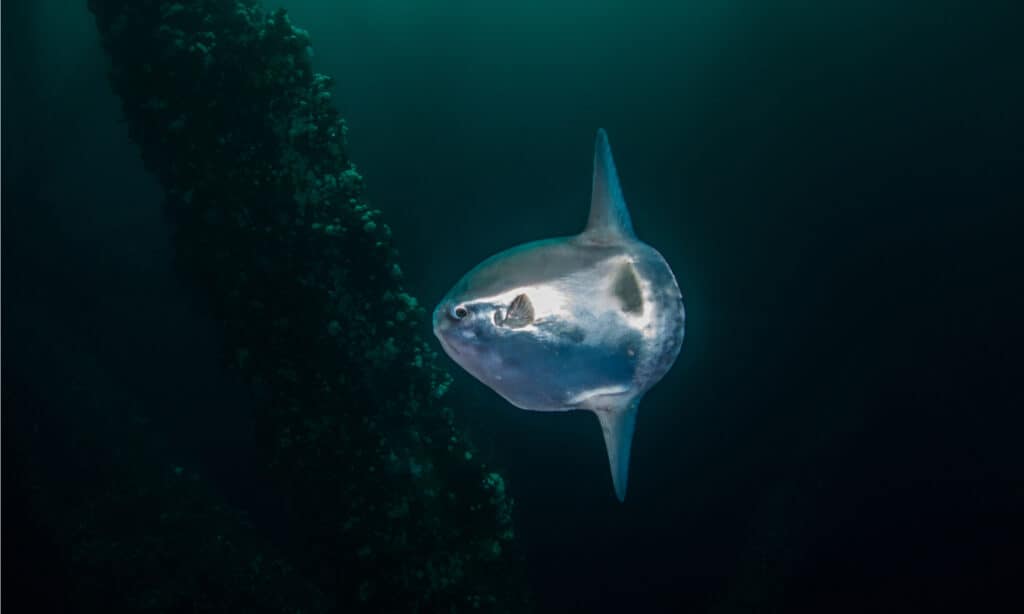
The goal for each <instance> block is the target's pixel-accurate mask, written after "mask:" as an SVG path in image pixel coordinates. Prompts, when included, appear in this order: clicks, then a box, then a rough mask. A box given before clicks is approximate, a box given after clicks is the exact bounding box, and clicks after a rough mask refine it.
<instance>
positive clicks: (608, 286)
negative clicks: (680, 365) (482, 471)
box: [433, 129, 685, 501]
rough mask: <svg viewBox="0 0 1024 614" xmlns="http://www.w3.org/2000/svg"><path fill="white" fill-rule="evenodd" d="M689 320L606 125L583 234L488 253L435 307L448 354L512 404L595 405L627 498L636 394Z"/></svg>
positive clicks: (658, 374)
mask: <svg viewBox="0 0 1024 614" xmlns="http://www.w3.org/2000/svg"><path fill="white" fill-rule="evenodd" d="M684 323H685V310H684V308H683V301H682V295H681V293H680V291H679V286H678V284H677V282H676V279H675V276H674V275H673V273H672V270H671V269H670V268H669V266H668V263H666V262H665V259H664V258H663V257H662V256H661V254H659V253H658V252H657V250H655V249H654V248H653V247H651V246H649V245H647V244H646V243H643V242H642V241H640V240H639V239H637V237H636V235H635V233H634V232H633V225H632V221H631V220H630V217H629V211H628V210H627V208H626V203H625V200H624V199H623V197H622V190H621V187H620V186H619V181H618V175H617V172H616V170H615V163H614V161H613V159H612V154H611V147H610V146H609V144H608V137H607V135H606V134H605V131H604V130H603V129H602V130H598V133H597V139H596V143H595V148H594V176H593V191H592V196H591V207H590V216H589V219H588V222H587V226H586V228H585V229H584V230H583V232H581V233H580V234H578V235H575V236H571V237H559V238H554V239H546V240H541V241H534V242H532V243H526V244H524V245H520V246H518V247H514V248H512V249H509V250H506V251H503V252H501V253H499V254H496V255H494V256H492V257H490V258H488V259H487V260H485V261H483V262H481V263H480V264H479V265H477V266H476V267H474V268H473V269H472V270H471V271H470V272H469V273H467V274H466V275H465V276H463V278H462V279H461V280H459V282H458V283H457V284H455V286H454V287H453V288H452V289H451V290H450V291H449V292H448V294H447V295H445V297H444V298H443V299H442V300H441V302H440V303H439V304H438V306H437V308H436V309H435V310H434V314H433V325H434V334H435V335H436V336H437V338H438V340H439V341H440V342H441V346H442V347H443V348H444V350H445V352H446V353H447V354H448V356H450V357H451V358H452V360H454V361H455V362H456V363H458V364H459V365H460V366H461V367H462V368H463V369H465V370H466V371H467V372H469V373H470V374H472V375H473V376H474V377H476V378H477V379H478V380H480V381H481V382H483V383H484V384H486V385H487V386H488V387H490V388H491V389H493V390H494V391H495V392H497V393H498V394H500V395H501V396H502V397H504V398H505V399H506V400H507V401H508V402H509V403H511V404H512V405H514V406H516V407H519V408H521V409H527V410H535V411H568V410H576V409H582V410H589V411H592V412H594V413H595V414H596V415H597V417H598V420H599V422H600V424H601V427H602V433H603V434H604V440H605V445H606V449H607V451H608V460H609V464H610V467H611V473H612V482H613V485H614V488H615V493H616V495H617V497H618V498H619V500H620V501H622V500H624V499H625V496H626V486H627V480H628V470H629V456H630V449H631V446H632V441H633V432H634V429H635V425H636V416H637V411H638V407H639V403H640V399H641V398H642V397H643V395H644V393H646V392H647V391H648V390H649V389H650V388H651V387H652V386H653V385H654V384H656V383H657V382H658V381H659V380H660V379H661V378H662V377H663V376H664V375H665V373H667V372H668V370H669V369H670V368H671V367H672V365H673V363H674V362H675V360H676V357H677V356H678V355H679V351H680V348H681V346H682V342H683V331H684Z"/></svg>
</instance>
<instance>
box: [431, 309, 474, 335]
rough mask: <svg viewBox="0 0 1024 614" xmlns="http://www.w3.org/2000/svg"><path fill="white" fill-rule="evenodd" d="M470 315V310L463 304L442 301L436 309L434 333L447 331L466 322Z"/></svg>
mask: <svg viewBox="0 0 1024 614" xmlns="http://www.w3.org/2000/svg"><path fill="white" fill-rule="evenodd" d="M469 315H470V313H469V309H468V308H467V307H466V306H465V305H463V304H462V303H455V302H453V301H441V303H440V304H439V305H438V306H437V307H436V308H435V309H434V331H435V332H438V331H444V330H447V329H449V328H451V327H452V326H455V325H457V324H458V323H459V322H462V321H464V320H466V318H468V317H469Z"/></svg>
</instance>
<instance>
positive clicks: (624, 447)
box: [587, 397, 640, 501]
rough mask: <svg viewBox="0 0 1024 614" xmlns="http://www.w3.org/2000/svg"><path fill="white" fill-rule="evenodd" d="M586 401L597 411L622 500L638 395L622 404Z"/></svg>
mask: <svg viewBox="0 0 1024 614" xmlns="http://www.w3.org/2000/svg"><path fill="white" fill-rule="evenodd" d="M589 405H590V406H589V407H588V408H587V409H590V410H591V411H593V412H594V413H595V414H597V419H598V421H599V422H600V423H601V432H602V434H603V435H604V445H605V448H606V449H607V450H608V464H609V466H610V467H611V471H612V484H613V485H614V486H615V496H616V497H618V498H619V501H625V499H626V485H627V483H628V481H629V453H630V450H631V449H632V447H633V431H634V430H635V429H636V414H637V408H638V407H639V406H640V398H639V397H636V398H633V399H629V400H628V401H627V402H626V403H625V404H620V403H615V404H612V403H609V404H602V403H600V401H598V402H591V403H590V404H589Z"/></svg>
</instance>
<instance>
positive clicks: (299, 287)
mask: <svg viewBox="0 0 1024 614" xmlns="http://www.w3.org/2000/svg"><path fill="white" fill-rule="evenodd" d="M89 7H90V9H91V10H92V12H93V13H94V14H95V16H96V22H97V25H98V28H99V31H100V34H101V37H102V41H103V45H104V47H105V49H106V50H107V52H108V53H109V56H110V58H111V73H110V78H111V83H112V85H113V88H114V90H115V91H116V93H117V94H118V95H119V96H120V98H121V101H122V105H123V111H124V115H125V118H126V120H127V123H128V126H129V131H130V134H131V137H132V138H133V140H134V141H135V142H136V143H137V144H138V145H139V147H140V150H141V153H142V157H143V160H144V162H145V164H146V166H147V168H148V169H149V170H150V171H151V172H153V173H154V174H155V175H156V176H157V177H158V178H159V180H160V182H161V184H162V186H163V188H164V190H165V192H166V209H167V212H168V213H169V217H170V218H171V220H172V223H173V225H174V229H175V233H176V236H175V240H176V246H177V249H178V254H179V258H180V261H181V265H182V268H183V270H184V271H186V272H187V273H188V274H189V276H190V278H192V279H194V280H195V281H196V283H197V286H198V287H199V288H200V289H201V290H202V291H203V293H204V294H205V296H207V297H208V298H209V300H210V305H211V308H212V310H213V312H214V313H215V315H216V316H217V318H218V319H219V320H220V321H221V322H223V323H224V326H225V331H224V332H225V344H226V347H227V348H229V349H228V350H227V355H228V357H229V360H230V361H231V362H233V363H234V364H235V365H236V366H237V368H238V369H239V370H240V371H241V373H242V374H243V375H244V377H245V378H246V379H247V381H249V382H251V383H252V384H253V386H254V388H258V389H259V390H262V391H265V394H264V395H263V396H264V397H265V399H264V400H263V401H262V402H261V403H260V404H259V407H258V408H257V410H256V411H257V424H258V428H259V430H260V437H261V442H262V446H263V450H264V455H265V459H266V463H267V466H268V467H269V468H270V470H271V472H272V474H273V475H274V477H275V480H274V481H273V483H272V484H270V485H268V487H269V488H274V489H276V490H277V491H278V492H279V494H280V496H281V497H282V498H284V499H286V500H287V501H288V502H289V504H290V508H291V514H290V522H291V524H292V525H293V526H294V529H295V533H294V534H295V535H299V536H300V539H299V540H298V541H299V542H301V543H292V544H290V545H289V552H290V553H291V556H292V559H293V562H294V563H295V564H296V566H297V567H298V569H299V570H300V571H301V572H302V573H304V574H305V575H306V576H307V577H308V578H309V579H310V580H311V581H313V583H314V584H316V585H317V586H318V587H319V589H320V590H321V591H323V593H324V594H327V595H330V596H331V597H332V598H333V600H334V601H335V602H336V603H337V604H338V605H339V607H341V609H347V608H356V609H368V610H369V609H372V610H380V609H384V610H387V611H438V610H444V611H449V610H453V609H462V608H470V607H473V608H475V607H480V608H484V609H489V610H507V611H521V610H522V609H524V608H525V607H526V604H527V597H526V591H525V584H524V579H523V573H522V572H523V570H522V565H521V561H519V560H518V559H517V558H516V557H514V556H511V555H509V554H508V551H509V548H508V546H509V545H510V543H509V542H511V540H512V539H513V533H512V525H511V515H510V512H511V503H510V500H509V499H508V497H507V496H506V493H505V490H504V484H503V482H502V479H501V477H500V476H499V475H498V474H496V473H493V472H489V471H488V470H487V468H486V467H485V466H483V465H482V464H481V463H480V462H479V461H478V460H475V459H474V457H473V454H472V449H471V446H470V444H468V443H467V441H466V438H465V437H464V435H463V433H461V432H460V430H459V428H458V427H457V426H456V425H455V424H453V419H452V412H451V410H450V409H448V408H445V407H444V406H443V404H442V401H441V397H442V395H443V393H444V391H445V389H446V388H447V386H448V383H449V381H450V379H449V376H448V375H447V374H446V373H445V372H444V371H443V370H441V369H440V368H439V367H438V366H437V364H436V354H435V352H433V351H432V350H431V349H430V347H429V345H428V343H427V341H426V340H425V339H424V338H423V335H422V334H420V331H423V330H426V329H427V327H426V325H425V313H424V310H423V309H422V308H421V307H420V306H419V304H418V302H417V301H416V299H415V298H413V297H412V296H409V295H408V294H407V293H405V292H404V291H403V289H402V286H401V283H400V280H401V269H400V268H399V264H398V262H397V252H396V250H395V249H394V247H393V245H392V241H391V238H390V230H389V228H388V227H387V225H386V224H384V223H383V222H382V220H381V217H380V213H379V212H378V211H376V210H374V209H372V208H370V207H369V206H368V205H367V203H366V202H365V199H364V197H363V183H362V179H361V177H360V175H359V173H358V172H357V171H356V169H355V168H354V166H353V165H352V164H351V162H350V161H349V160H348V158H347V156H346V153H345V144H344V136H345V124H344V122H343V120H342V118H341V117H340V115H339V114H338V112H337V111H336V109H335V108H334V106H333V104H332V101H331V94H330V87H331V80H330V79H329V78H328V77H325V76H323V75H319V74H316V73H314V71H313V69H312V65H311V61H310V56H311V48H310V40H309V36H308V35H307V34H306V33H305V32H304V31H303V30H301V29H298V28H296V27H294V26H292V25H291V24H290V23H289V20H288V18H287V16H286V14H285V12H284V11H283V10H279V11H276V12H265V11H264V10H263V9H261V8H260V7H259V6H258V5H257V4H256V3H255V2H253V1H251V0H181V1H179V2H170V1H161V0H89Z"/></svg>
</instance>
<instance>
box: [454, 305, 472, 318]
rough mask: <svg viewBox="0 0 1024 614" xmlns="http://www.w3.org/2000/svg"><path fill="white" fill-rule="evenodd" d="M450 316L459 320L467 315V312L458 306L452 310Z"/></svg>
mask: <svg viewBox="0 0 1024 614" xmlns="http://www.w3.org/2000/svg"><path fill="white" fill-rule="evenodd" d="M452 315H454V316H455V319H456V320H461V319H462V318H464V317H466V316H468V315H469V311H468V310H467V309H466V308H465V307H463V306H462V305H459V306H458V307H456V308H455V309H453V310H452Z"/></svg>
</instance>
